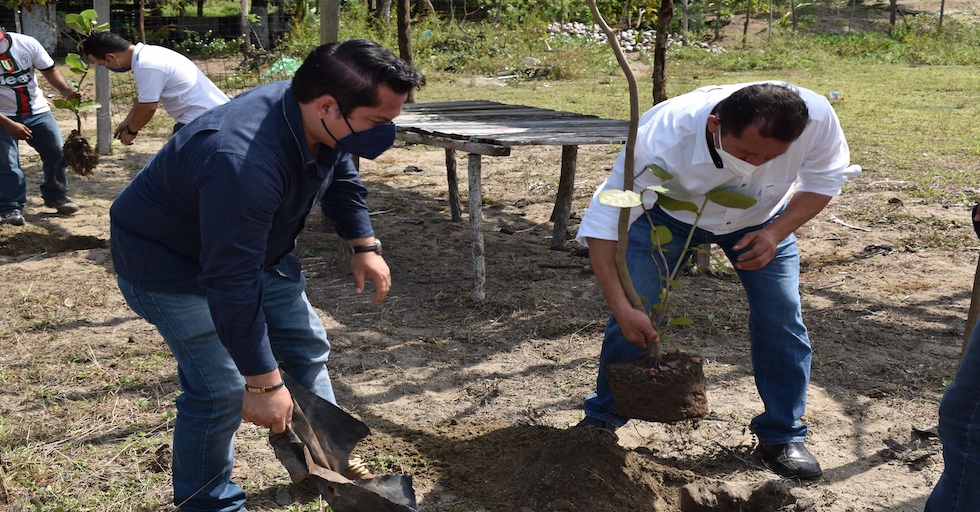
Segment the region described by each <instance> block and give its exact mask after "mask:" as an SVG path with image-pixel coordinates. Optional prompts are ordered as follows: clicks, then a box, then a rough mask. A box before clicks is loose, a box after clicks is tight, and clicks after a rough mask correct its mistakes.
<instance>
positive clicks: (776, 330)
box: [585, 207, 811, 444]
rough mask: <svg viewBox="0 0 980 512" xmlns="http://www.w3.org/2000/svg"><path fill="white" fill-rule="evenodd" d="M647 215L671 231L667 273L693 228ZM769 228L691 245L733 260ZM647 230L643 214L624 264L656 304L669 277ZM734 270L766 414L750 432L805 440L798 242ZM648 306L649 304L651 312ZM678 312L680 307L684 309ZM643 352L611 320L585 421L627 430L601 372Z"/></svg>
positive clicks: (805, 345) (805, 350)
mask: <svg viewBox="0 0 980 512" xmlns="http://www.w3.org/2000/svg"><path fill="white" fill-rule="evenodd" d="M649 214H650V216H651V217H652V219H653V224H654V225H658V226H666V227H668V228H669V229H670V230H671V232H672V233H673V240H672V241H671V242H670V243H669V244H667V245H666V260H667V261H666V263H667V266H668V268H671V269H672V268H674V266H675V265H676V263H677V260H678V258H680V257H681V250H682V249H683V247H684V242H685V241H686V239H687V236H688V233H689V232H690V229H691V226H690V225H688V224H684V223H682V222H679V221H677V220H675V219H673V218H672V217H670V216H669V215H667V214H666V213H664V212H663V210H661V209H660V208H659V207H654V208H653V209H651V210H650V211H649ZM769 222H772V219H770V220H769V221H767V222H766V223H765V224H762V225H759V226H754V227H751V228H746V229H743V230H740V231H736V232H734V233H730V234H727V235H714V234H712V233H710V232H708V231H705V230H703V229H700V228H698V229H696V230H695V232H694V237H693V239H692V241H691V245H692V246H696V245H701V244H705V243H709V242H710V243H713V244H717V245H718V246H719V247H721V248H722V249H723V250H724V251H725V254H726V255H727V256H728V259H729V260H731V261H735V258H736V257H737V256H738V254H739V253H735V252H733V251H732V246H733V245H735V243H737V242H738V241H739V240H740V239H741V238H742V236H744V235H745V234H746V233H749V232H752V231H756V230H759V229H762V228H763V227H765V226H766V224H768V223H769ZM650 230H651V225H650V221H649V220H648V219H647V217H646V216H645V215H643V216H640V218H639V219H637V220H636V222H634V223H633V225H632V226H630V230H629V246H628V249H627V253H626V264H627V268H628V269H629V273H630V278H631V279H632V281H633V285H634V286H635V287H636V291H637V293H638V294H639V295H640V297H642V298H644V302H646V301H647V300H649V302H650V303H655V302H657V300H658V297H660V288H661V284H662V283H661V281H660V277H659V276H660V275H661V274H664V275H666V274H667V271H664V270H661V269H660V267H661V266H662V265H663V262H662V261H660V260H659V258H654V257H653V255H652V253H651V241H650ZM745 250H748V249H745ZM745 250H743V251H741V252H745ZM690 254H691V253H688V254H687V255H686V257H689V256H690ZM736 272H737V273H738V276H739V278H740V279H741V281H742V286H743V288H744V289H745V293H746V295H747V296H748V301H749V338H750V341H751V346H752V367H753V369H754V373H755V384H756V388H757V389H758V390H759V396H760V397H761V398H762V402H763V404H764V405H765V411H764V412H763V413H762V414H760V415H758V416H756V417H755V418H753V420H752V422H751V428H752V430H753V432H755V434H756V435H757V436H758V437H759V441H760V442H762V443H764V444H782V443H790V442H802V441H804V440H805V439H806V434H807V428H806V426H805V425H803V424H802V423H800V422H799V419H800V418H801V417H802V416H803V413H804V411H805V410H806V390H807V386H808V385H809V382H810V358H811V350H810V340H809V339H808V337H807V331H806V326H804V325H803V316H802V313H801V306H800V292H799V282H800V259H799V254H798V253H797V250H796V236H795V235H793V234H790V236H789V237H787V238H786V239H785V240H783V241H782V242H780V243H779V246H778V247H777V248H776V255H775V257H774V258H773V259H772V261H770V262H769V264H768V265H766V266H765V267H763V268H761V269H759V270H750V271H743V270H737V271H736ZM651 305H652V304H647V308H648V310H649V309H650V308H651ZM676 306H677V307H678V310H682V309H683V307H684V305H683V304H679V305H676ZM644 353H645V351H644V350H643V349H640V348H637V347H636V346H635V345H633V344H632V343H630V342H628V341H626V338H624V337H623V334H622V331H621V330H620V328H619V324H617V323H616V318H615V317H610V318H609V322H608V323H607V325H606V333H605V337H604V339H603V341H602V352H601V354H600V355H599V376H598V379H597V380H596V392H595V393H594V394H592V395H590V396H589V397H588V398H586V399H585V414H586V415H588V416H590V417H593V418H597V419H600V420H603V421H606V422H608V423H611V424H613V425H615V426H622V425H624V424H626V421H627V418H623V417H622V416H618V415H617V414H616V404H615V403H614V401H613V396H612V390H611V389H610V387H609V382H608V381H607V380H606V375H605V366H606V365H607V364H609V363H613V362H618V361H625V360H628V359H632V358H634V357H637V356H640V355H643V354H644Z"/></svg>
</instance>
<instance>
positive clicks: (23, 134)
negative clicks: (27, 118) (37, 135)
mask: <svg viewBox="0 0 980 512" xmlns="http://www.w3.org/2000/svg"><path fill="white" fill-rule="evenodd" d="M3 127H4V128H5V129H6V130H7V133H9V134H10V136H11V137H13V138H14V139H16V140H27V139H30V138H31V137H33V136H34V134H33V133H31V129H30V128H28V127H27V126H26V125H24V124H22V123H18V122H16V121H10V122H9V123H6V124H4V126H3Z"/></svg>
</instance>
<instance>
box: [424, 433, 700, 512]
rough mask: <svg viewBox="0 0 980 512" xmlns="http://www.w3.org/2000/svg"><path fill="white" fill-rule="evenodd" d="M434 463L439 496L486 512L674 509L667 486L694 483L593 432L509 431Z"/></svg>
mask: <svg viewBox="0 0 980 512" xmlns="http://www.w3.org/2000/svg"><path fill="white" fill-rule="evenodd" d="M464 428H465V427H464ZM447 433H449V432H447ZM435 459H436V461H435V462H436V464H438V465H440V466H441V469H442V470H443V482H442V484H443V485H444V486H445V487H446V490H447V491H449V492H451V493H452V494H455V495H459V496H462V497H464V498H465V499H467V500H470V501H473V502H477V503H481V504H483V506H486V507H488V508H489V509H490V510H522V511H524V510H533V511H543V510H637V511H639V510H677V507H678V506H679V500H680V494H679V489H678V488H677V487H675V486H673V485H671V483H672V482H673V483H683V482H688V481H691V480H693V479H695V478H696V477H695V475H693V474H692V473H689V472H685V471H680V470H677V469H674V468H669V467H666V466H661V465H659V464H657V463H655V462H653V461H652V460H649V459H646V458H644V457H642V456H639V455H637V454H636V453H634V452H631V451H629V450H626V449H624V448H622V447H621V446H619V445H618V444H617V437H616V435H615V434H613V433H610V432H607V431H604V430H597V429H594V428H584V429H578V428H571V429H566V430H559V429H554V428H551V427H542V426H511V427H506V428H502V429H499V430H494V431H492V432H488V433H486V434H484V435H481V436H479V437H475V438H472V439H465V440H458V441H453V442H450V443H449V444H447V445H446V446H444V447H443V448H442V449H441V450H439V452H438V455H437V456H436V457H435Z"/></svg>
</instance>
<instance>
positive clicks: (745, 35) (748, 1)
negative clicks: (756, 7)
mask: <svg viewBox="0 0 980 512" xmlns="http://www.w3.org/2000/svg"><path fill="white" fill-rule="evenodd" d="M750 19H752V0H745V26H744V27H742V46H745V45H746V44H747V43H748V41H749V20H750Z"/></svg>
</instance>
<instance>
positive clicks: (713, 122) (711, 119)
mask: <svg viewBox="0 0 980 512" xmlns="http://www.w3.org/2000/svg"><path fill="white" fill-rule="evenodd" d="M720 127H721V120H720V119H718V116H716V115H714V114H709V115H708V131H709V132H711V133H717V132H718V128H720Z"/></svg>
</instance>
